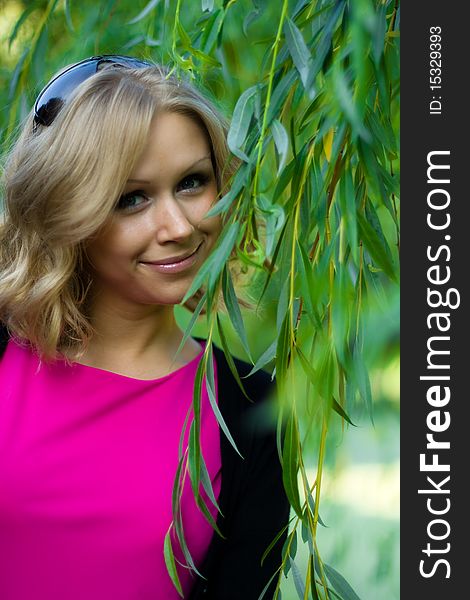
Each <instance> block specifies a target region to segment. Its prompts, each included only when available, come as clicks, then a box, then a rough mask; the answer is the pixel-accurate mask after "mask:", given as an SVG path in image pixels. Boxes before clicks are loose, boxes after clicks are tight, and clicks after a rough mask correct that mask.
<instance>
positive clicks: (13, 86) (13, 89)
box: [8, 47, 30, 100]
mask: <svg viewBox="0 0 470 600" xmlns="http://www.w3.org/2000/svg"><path fill="white" fill-rule="evenodd" d="M29 50H30V49H29V47H26V48H25V49H24V50H23V53H22V54H21V56H20V58H19V60H18V62H17V63H16V67H15V70H14V71H13V75H12V76H11V79H10V86H9V88H8V100H12V99H13V96H14V95H15V92H16V88H17V87H18V81H19V79H20V75H21V71H22V70H23V65H24V61H25V60H26V57H27V56H28V54H29Z"/></svg>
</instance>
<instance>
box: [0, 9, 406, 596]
mask: <svg viewBox="0 0 470 600" xmlns="http://www.w3.org/2000/svg"><path fill="white" fill-rule="evenodd" d="M354 1H355V0H350V3H354ZM356 1H357V2H359V0H356ZM360 1H361V2H362V0H360ZM177 4H178V3H177V2H176V0H175V1H169V0H161V1H160V2H158V1H155V0H154V1H153V2H149V1H148V0H101V1H92V0H82V1H80V2H78V1H69V2H66V1H64V0H31V1H26V0H0V132H1V137H2V139H5V136H6V135H7V134H10V133H11V132H12V131H13V130H14V127H15V126H16V125H17V123H18V122H19V121H21V119H22V118H23V117H24V116H25V115H26V114H27V112H28V111H29V110H30V108H31V106H32V103H33V101H34V98H35V96H36V95H37V93H38V92H39V90H40V89H41V87H42V86H43V85H44V84H45V83H46V82H47V81H48V79H49V78H50V76H51V75H52V73H53V72H55V71H56V70H57V69H58V68H60V67H61V66H63V65H64V64H67V63H71V62H74V61H77V60H80V59H82V58H84V57H87V56H89V55H92V54H98V53H121V54H132V55H135V56H139V57H144V58H145V57H149V58H152V59H153V60H156V61H160V62H167V61H168V60H169V57H170V56H171V51H172V48H171V45H172V39H173V34H174V32H173V31H172V20H171V15H172V11H173V13H174V11H175V10H176V8H177ZM212 4H213V3H211V2H204V1H203V2H202V3H201V2H199V1H194V2H187V1H186V2H184V3H183V9H182V11H181V15H180V16H181V21H182V23H183V25H184V27H185V28H187V29H191V28H194V26H195V24H196V26H197V22H198V19H201V15H202V14H203V13H202V9H203V8H204V6H206V7H208V6H211V5H212ZM216 4H222V2H219V3H217V2H216ZM297 4H298V2H294V1H292V2H291V3H290V7H291V9H292V10H293V9H294V8H295V6H296V5H297ZM330 4H331V3H330ZM379 4H380V3H379ZM382 4H387V5H390V6H392V3H391V2H386V3H382ZM396 4H397V3H395V6H396ZM223 5H224V8H225V10H226V11H228V10H230V14H228V13H227V14H228V16H227V18H226V19H225V20H224V25H223V27H224V29H223V36H221V33H220V32H217V30H216V28H215V29H214V31H213V32H212V34H211V35H213V36H214V40H215V38H216V37H217V36H218V35H219V36H221V45H220V48H218V49H215V50H214V54H215V56H216V57H217V60H219V61H220V63H221V69H220V68H214V67H212V66H211V65H205V66H204V65H202V67H201V68H202V71H203V73H202V77H201V78H202V80H203V82H204V85H205V86H206V87H207V88H208V89H209V90H211V92H212V94H213V96H214V98H215V100H216V102H217V103H218V104H219V106H220V107H221V108H222V110H223V111H224V112H225V113H226V114H227V115H230V114H231V111H233V108H234V106H235V103H236V101H237V99H238V98H239V96H240V94H241V93H242V92H243V91H244V90H246V89H247V88H248V87H250V86H252V85H254V84H256V83H257V81H258V80H259V77H260V71H261V72H262V71H263V70H266V56H267V50H268V49H269V47H270V44H272V39H273V35H274V30H275V28H276V26H277V22H278V20H279V11H280V2H279V3H278V2H262V1H261V0H260V1H259V2H254V1H250V0H231V1H230V2H224V3H223ZM261 5H262V8H263V10H261V9H260V6H261ZM326 5H327V3H325V6H326ZM44 22H45V23H46V26H43V25H44ZM25 65H27V68H25ZM221 73H222V75H221ZM395 118H396V119H397V118H398V116H397V115H395ZM5 148H6V146H5ZM248 291H249V294H250V295H252V296H254V297H255V298H256V297H257V295H258V293H259V286H258V287H256V283H255V285H254V287H253V288H252V289H251V290H248ZM278 298H279V290H276V289H275V288H274V287H273V286H271V287H270V288H269V289H268V293H267V294H266V297H265V299H264V302H263V305H262V307H261V308H260V309H259V310H258V311H256V312H255V311H253V310H244V311H243V314H244V319H245V325H246V328H247V334H248V338H249V341H250V346H251V348H252V349H253V357H254V358H255V359H256V358H258V357H259V355H260V354H261V352H262V351H264V350H265V349H266V348H267V347H268V346H269V344H270V343H271V342H272V341H273V340H274V339H275V337H276V306H277V300H278ZM177 316H178V319H179V321H180V323H181V324H182V326H185V325H187V323H188V322H189V319H190V315H189V313H187V311H185V310H184V309H182V308H177ZM223 322H224V325H225V330H226V331H227V334H228V337H229V339H230V347H231V348H232V349H233V352H234V354H236V355H238V356H240V357H242V358H246V356H245V353H244V350H243V347H242V345H241V343H240V342H239V340H238V338H237V336H236V334H235V332H234V331H233V329H231V327H230V321H229V319H228V318H227V317H225V318H223ZM398 331H399V294H398V289H397V285H396V284H391V283H388V284H387V283H383V282H381V284H380V285H379V286H378V292H377V295H376V297H375V298H374V299H373V301H371V302H370V305H369V307H368V311H367V314H366V317H365V325H364V332H365V337H366V339H367V343H366V344H365V346H364V353H365V356H364V360H365V362H366V364H367V366H368V369H369V373H370V378H371V386H372V396H373V404H374V408H373V422H372V421H371V418H370V416H369V414H368V412H367V411H366V409H365V408H364V405H363V404H361V403H359V402H357V403H354V402H353V403H352V404H351V405H350V406H349V407H348V409H349V410H348V412H349V416H350V417H351V419H352V421H353V422H354V423H355V425H356V427H352V426H350V425H348V424H344V426H342V424H341V421H340V419H339V418H337V417H336V418H334V419H332V421H331V430H330V434H329V437H328V446H327V453H326V459H325V460H326V462H325V471H324V476H323V488H322V500H321V507H320V515H321V518H322V520H323V522H324V523H325V525H326V527H320V528H319V532H318V542H319V545H320V549H321V553H322V557H323V559H324V560H325V561H326V562H327V563H329V564H331V565H334V566H335V568H337V569H338V571H340V572H341V573H342V574H343V575H344V576H345V577H346V579H347V580H348V581H349V582H350V583H351V585H352V586H353V587H354V589H355V591H356V592H357V594H358V595H359V596H360V597H361V598H362V599H363V600H378V599H380V600H395V599H397V598H399V387H398V381H399V337H398V336H399V333H398ZM204 332H205V323H203V322H201V323H198V324H197V325H196V328H195V330H194V334H195V335H204ZM317 441H318V440H316V438H315V436H313V437H312V441H311V449H310V451H309V452H307V455H306V462H307V464H306V466H307V469H309V470H311V472H312V479H314V477H315V470H316V460H317V453H318V447H317V446H316V442H317ZM299 543H300V542H299ZM306 556H307V554H306V553H304V554H303V553H302V548H299V551H298V554H297V559H296V564H297V566H298V567H299V569H300V570H301V571H303V570H304V569H305V568H306V565H305V557H306ZM281 590H282V597H283V599H284V600H293V599H295V598H297V597H298V594H297V592H296V590H295V585H294V581H293V577H292V576H291V574H289V577H288V578H287V579H285V580H284V582H283V585H282V587H281ZM221 600H222V599H221Z"/></svg>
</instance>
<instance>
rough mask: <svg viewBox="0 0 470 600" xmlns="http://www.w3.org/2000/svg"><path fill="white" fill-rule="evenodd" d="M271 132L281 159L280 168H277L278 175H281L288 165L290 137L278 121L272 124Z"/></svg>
mask: <svg viewBox="0 0 470 600" xmlns="http://www.w3.org/2000/svg"><path fill="white" fill-rule="evenodd" d="M271 131H272V134H273V139H274V144H275V146H276V150H277V154H278V157H279V163H278V165H279V166H278V168H277V174H278V175H279V173H280V172H281V171H282V169H283V168H284V165H285V164H286V159H287V152H288V150H289V136H288V135H287V131H286V129H285V127H284V125H283V124H282V123H281V121H279V120H278V119H274V120H273V122H272V123H271Z"/></svg>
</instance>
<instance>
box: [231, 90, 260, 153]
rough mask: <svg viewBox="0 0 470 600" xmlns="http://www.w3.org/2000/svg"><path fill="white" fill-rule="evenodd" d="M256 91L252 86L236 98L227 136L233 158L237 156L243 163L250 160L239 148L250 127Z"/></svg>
mask: <svg viewBox="0 0 470 600" xmlns="http://www.w3.org/2000/svg"><path fill="white" fill-rule="evenodd" d="M258 90H259V87H258V85H253V86H252V87H250V88H248V89H247V90H245V91H244V92H243V94H242V95H241V96H240V98H238V100H237V103H236V105H235V109H234V111H233V117H232V123H231V125H230V129H229V132H228V135H227V144H228V147H229V148H230V150H231V151H232V152H233V154H235V156H238V158H241V159H242V160H244V161H245V162H249V160H250V159H249V158H248V156H247V155H246V154H245V153H244V152H242V150H241V147H242V145H243V144H244V142H245V140H246V136H247V134H248V128H249V127H250V123H251V118H252V116H253V111H254V97H255V95H256V94H257V93H258Z"/></svg>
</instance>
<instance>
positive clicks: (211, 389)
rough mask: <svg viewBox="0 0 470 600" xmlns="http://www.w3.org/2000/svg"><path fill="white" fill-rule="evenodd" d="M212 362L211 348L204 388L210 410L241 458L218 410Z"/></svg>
mask: <svg viewBox="0 0 470 600" xmlns="http://www.w3.org/2000/svg"><path fill="white" fill-rule="evenodd" d="M213 360H214V359H213V354H212V347H209V351H208V355H207V374H206V387H207V393H208V396H209V402H210V404H211V406H212V410H213V412H214V415H215V417H216V419H217V422H218V424H219V425H220V428H221V429H222V431H223V432H224V434H225V437H226V438H227V439H228V441H229V442H230V444H231V445H232V447H233V449H234V450H235V452H236V453H237V454H238V455H239V456H240V458H243V456H242V455H241V453H240V451H239V449H238V447H237V444H236V443H235V440H234V439H233V437H232V434H231V433H230V431H229V429H228V427H227V424H226V423H225V420H224V418H223V416H222V413H221V412H220V408H219V406H218V404H217V399H216V393H215V380H214V364H213Z"/></svg>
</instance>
